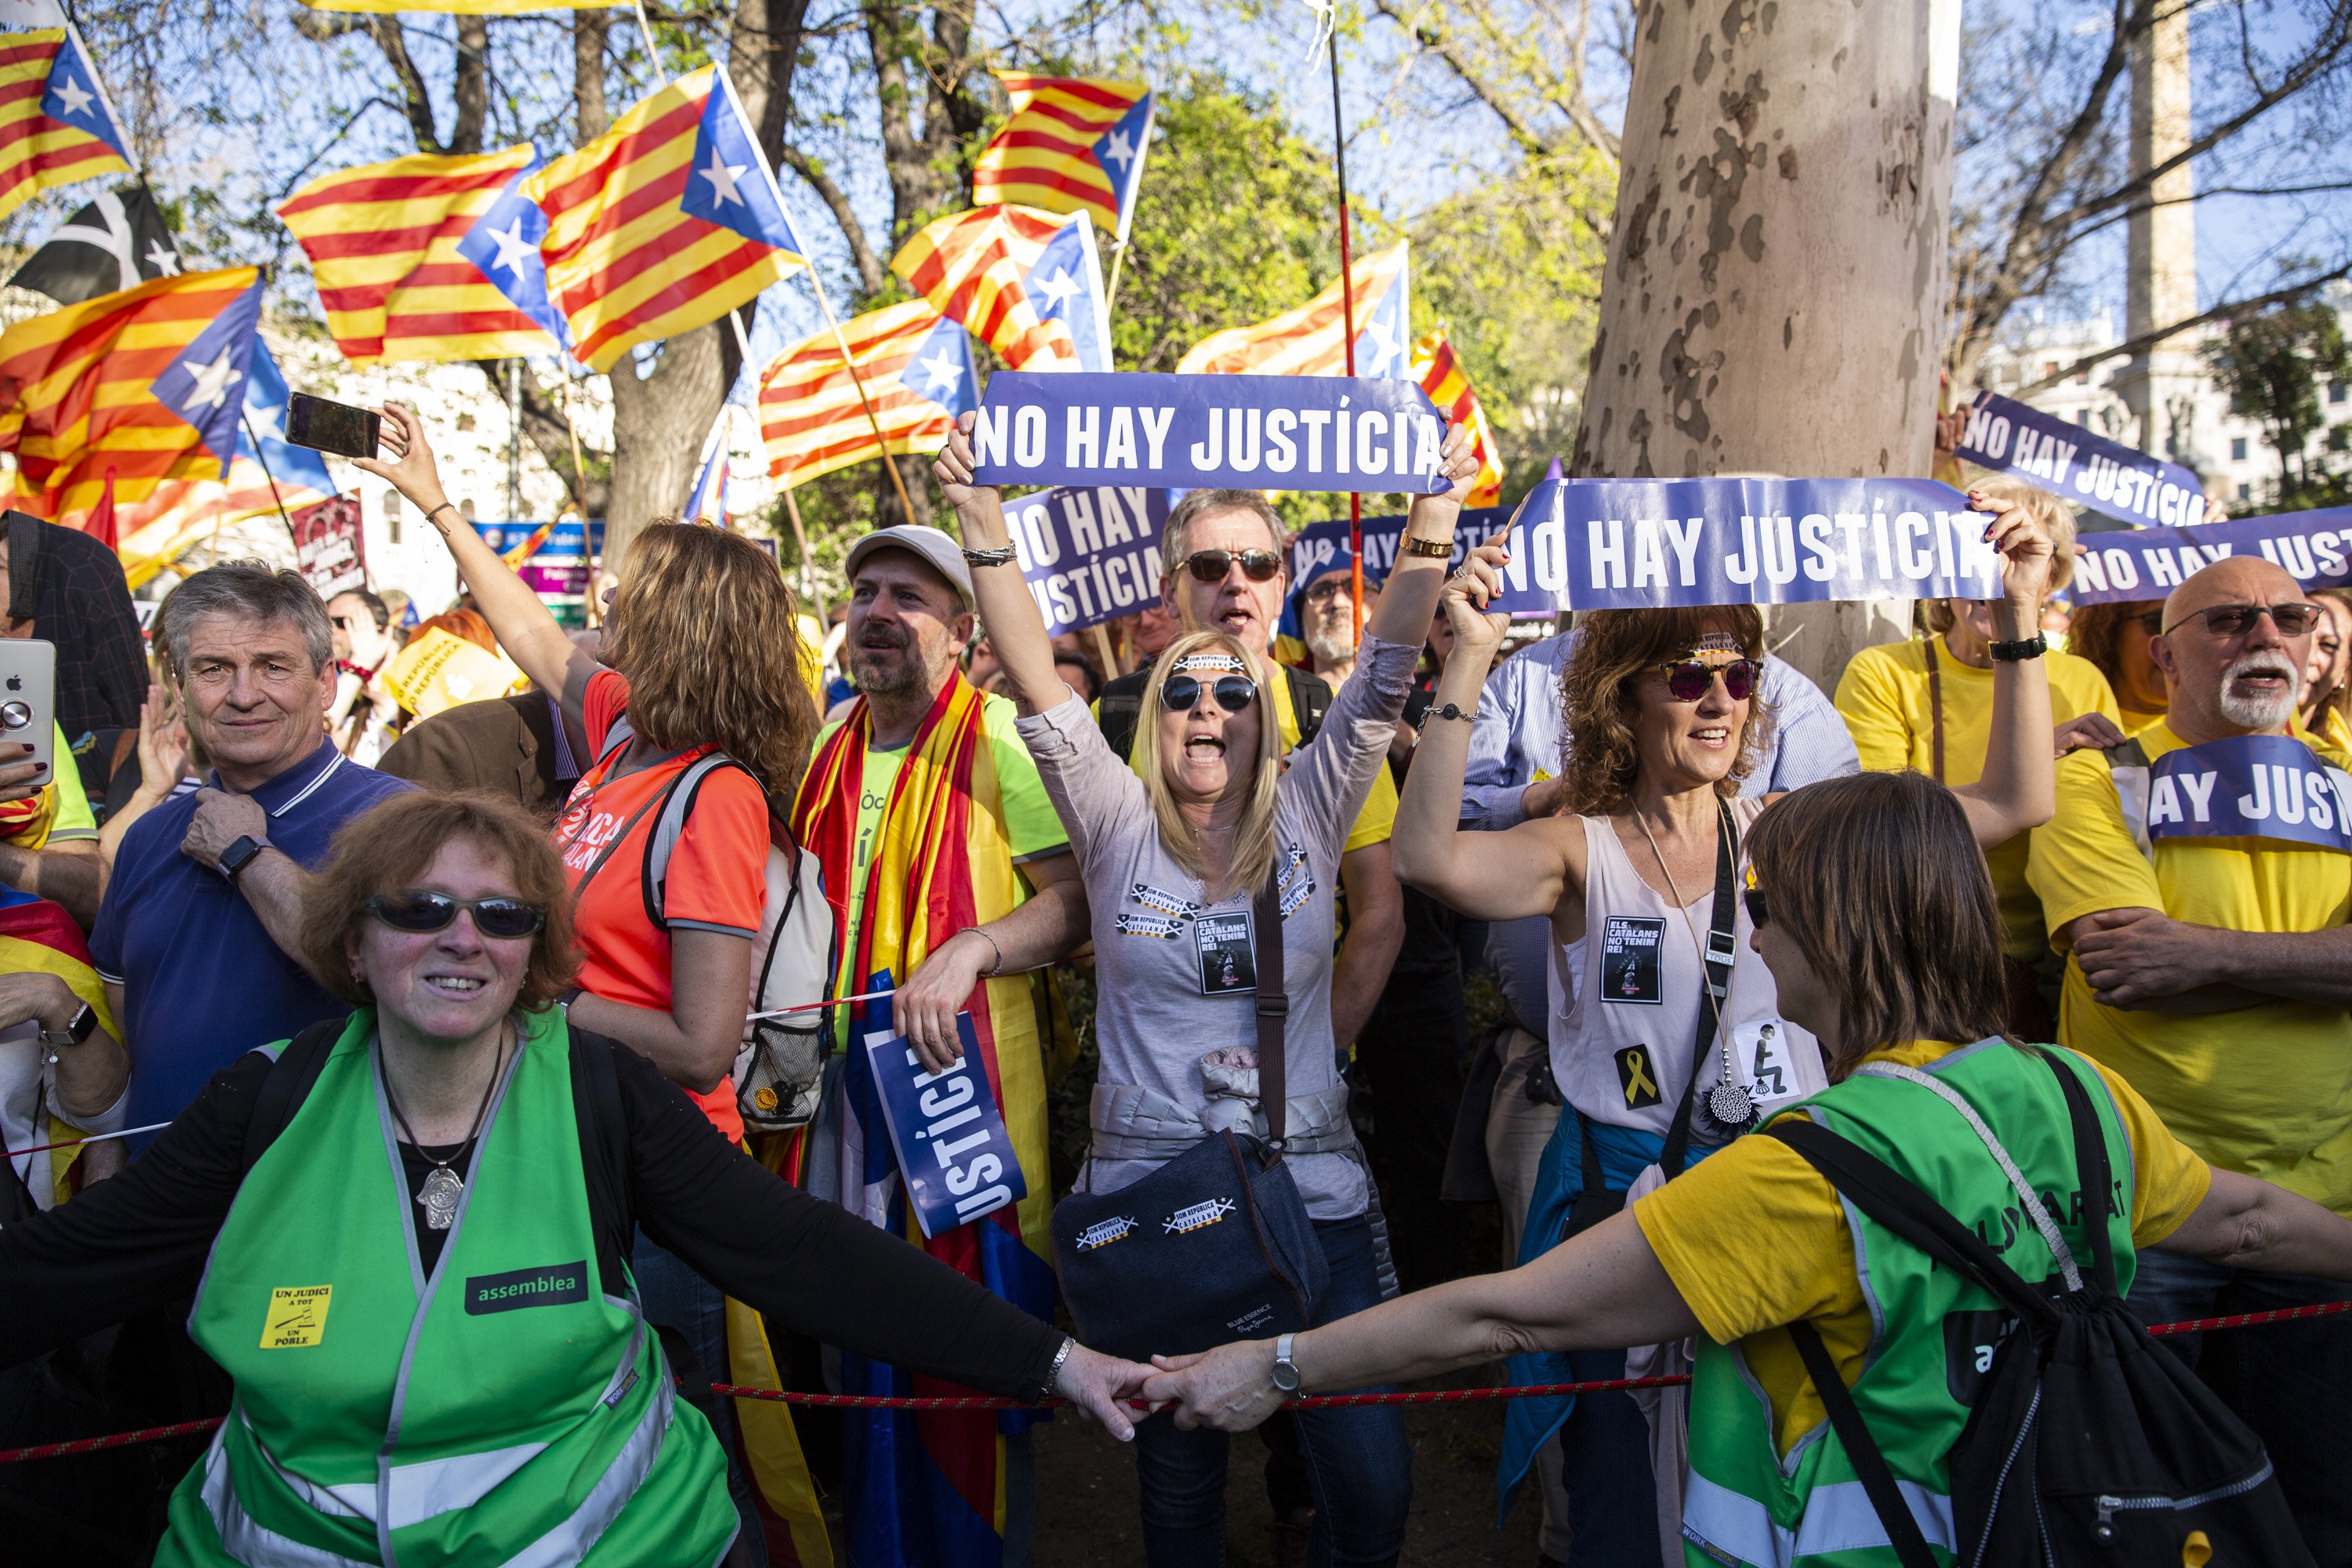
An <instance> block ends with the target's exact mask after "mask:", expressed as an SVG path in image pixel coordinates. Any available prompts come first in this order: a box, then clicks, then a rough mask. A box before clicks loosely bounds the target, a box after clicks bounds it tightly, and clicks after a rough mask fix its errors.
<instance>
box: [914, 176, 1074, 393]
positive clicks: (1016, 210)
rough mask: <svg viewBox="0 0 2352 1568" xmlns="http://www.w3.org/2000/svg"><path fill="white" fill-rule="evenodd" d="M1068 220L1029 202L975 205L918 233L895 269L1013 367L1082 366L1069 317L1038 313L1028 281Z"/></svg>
mask: <svg viewBox="0 0 2352 1568" xmlns="http://www.w3.org/2000/svg"><path fill="white" fill-rule="evenodd" d="M1063 222H1064V220H1063V219H1061V218H1059V217H1056V216H1054V215H1053V214H1051V213H1041V212H1033V211H1032V210H1030V209H1029V208H1027V207H1006V206H995V207H975V208H973V209H972V210H971V211H970V212H961V213H953V214H950V216H946V217H943V218H940V219H937V220H935V221H933V222H931V223H928V224H925V225H924V226H922V227H921V228H919V229H917V230H916V231H915V233H914V236H913V237H911V238H909V239H908V241H907V243H906V244H905V245H903V246H901V247H898V255H896V256H894V257H892V258H890V270H891V271H893V272H895V273H897V274H898V276H899V277H901V278H903V279H906V280H907V284H908V287H909V288H911V289H914V290H915V292H917V293H918V294H920V295H921V296H922V297H923V298H924V299H926V300H929V301H930V302H931V308H932V309H934V310H937V311H939V313H940V315H942V316H946V317H948V318H950V320H953V321H961V322H962V323H963V324H964V325H965V326H967V327H969V328H970V329H971V333H972V336H974V337H976V338H978V339H979V340H980V341H981V342H984V343H986V344H987V345H988V346H989V347H990V348H992V349H994V350H995V351H996V353H997V355H998V357H1000V358H1002V359H1003V361H1004V363H1005V365H1006V367H1007V368H1008V369H1012V370H1077V369H1079V368H1081V367H1080V364H1079V357H1078V345H1077V342H1076V340H1075V339H1074V338H1072V337H1071V335H1070V329H1069V325H1068V323H1067V322H1066V321H1061V320H1059V319H1058V318H1048V317H1045V316H1041V315H1039V314H1038V311H1037V306H1036V304H1035V302H1034V301H1033V300H1031V299H1030V298H1029V292H1028V290H1027V289H1025V288H1024V287H1023V285H1022V279H1024V278H1026V277H1027V276H1028V275H1029V269H1030V268H1032V267H1034V266H1035V265H1036V264H1037V258H1038V257H1039V256H1040V255H1042V254H1043V253H1044V251H1045V247H1046V245H1047V244H1048V243H1050V242H1051V241H1052V240H1053V238H1054V237H1055V236H1056V235H1058V234H1060V233H1061V232H1062V225H1063Z"/></svg>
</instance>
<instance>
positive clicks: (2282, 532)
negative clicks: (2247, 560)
mask: <svg viewBox="0 0 2352 1568" xmlns="http://www.w3.org/2000/svg"><path fill="white" fill-rule="evenodd" d="M2231 555H2260V556H2261V557H2262V558H2263V560H2265V561H2270V562H2274V563H2277V564H2278V565H2281V566H2284V567H2285V568H2286V569H2287V571H2288V572H2289V573H2290V574H2293V576H2294V579H2295V581H2297V582H2298V583H2301V584H2303V585H2304V586H2305V587H2306V588H2341V587H2344V586H2346V585H2347V584H2352V507H2347V506H2338V507H2329V508H2327V509H2326V510H2323V511H2289V512H2281V513H2279V514H2278V515H2277V516H2274V517H2239V518H2232V519H2231V520H2230V521H2227V522H2205V523H2200V524H2198V525H2197V526H2196V527H2194V528H2140V529H2129V530H2123V531H2116V532H2112V533H2087V534H2084V536H2083V538H2082V541H2081V548H2080V549H2079V550H2077V551H2076V552H2075V555H2074V585H2073V586H2072V587H2071V588H2070V589H2068V591H2067V592H2068V595H2069V596H2070V597H2072V598H2073V599H2074V603H2076V604H2078V605H2105V604H2112V603H2115V602H2116V601H2118V600H2141V599H2161V598H2163V597H2164V596H2165V595H2168V594H2169V593H2171V592H2172V591H2173V590H2174V589H2175V588H2178V587H2179V586H2180V584H2182V583H2183V582H2185V581H2187V580H2188V579H2189V578H2190V577H2192V576H2195V575H2196V574H2198V573H2199V572H2201V571H2203V570H2204V569H2205V568H2206V567H2208V566H2210V565H2211V564H2212V563H2214V562H2216V561H2220V560H2222V559H2224V558H2225V557H2227V556H2231Z"/></svg>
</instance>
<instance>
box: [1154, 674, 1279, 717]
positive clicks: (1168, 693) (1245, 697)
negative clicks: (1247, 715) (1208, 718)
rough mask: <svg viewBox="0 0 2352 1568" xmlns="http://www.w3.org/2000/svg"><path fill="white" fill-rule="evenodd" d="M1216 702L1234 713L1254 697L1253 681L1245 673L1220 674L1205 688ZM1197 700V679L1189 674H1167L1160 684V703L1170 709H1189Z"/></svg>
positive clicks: (1255, 684) (1198, 695) (1174, 710)
mask: <svg viewBox="0 0 2352 1568" xmlns="http://www.w3.org/2000/svg"><path fill="white" fill-rule="evenodd" d="M1209 693H1210V695H1211V696H1213V697H1214V698H1215V699H1216V700H1217V706H1218V707H1220V708H1222V709H1223V710H1225V711H1226V712H1228V713H1238V712H1240V711H1241V710H1243V709H1244V708H1246V707H1248V706H1249V705H1250V704H1251V703H1253V702H1255V701H1256V700H1257V682H1256V681H1255V680H1252V679H1250V678H1249V677H1248V676H1246V675H1221V676H1219V677H1217V679H1216V682H1215V684H1213V685H1212V686H1211V687H1210V688H1209ZM1200 700H1201V682H1200V680H1199V679H1197V678H1195V677H1193V676H1190V675H1171V676H1170V677H1169V678H1168V679H1166V680H1164V681H1162V682H1160V706H1161V707H1162V708H1166V709H1168V710H1171V711H1172V712H1177V713H1190V712H1191V711H1192V709H1193V707H1194V705H1195V704H1197V703H1198V702H1199V701H1200Z"/></svg>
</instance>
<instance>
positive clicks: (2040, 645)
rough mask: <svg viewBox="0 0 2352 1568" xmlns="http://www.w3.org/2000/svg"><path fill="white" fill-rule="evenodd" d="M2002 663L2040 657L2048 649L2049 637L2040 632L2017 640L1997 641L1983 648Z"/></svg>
mask: <svg viewBox="0 0 2352 1568" xmlns="http://www.w3.org/2000/svg"><path fill="white" fill-rule="evenodd" d="M1985 651H1986V652H1988V653H1990V654H1991V655H1992V657H1993V658H1997V659H2000V660H2001V661H2002V662H2004V663H2010V664H2013V663H2015V662H2016V661H2017V660H2019V659H2021V658H2041V657H2042V655H2043V654H2045V653H2048V652H2049V651H2050V639H2049V638H2048V637H2043V636H2042V634H2041V633H2040V632H2036V633H2034V634H2033V635H2032V637H2024V638H2021V640H2019V641H2017V642H1997V643H1995V644H1993V645H1992V646H1991V647H1990V648H1987V649H1986V650H1985Z"/></svg>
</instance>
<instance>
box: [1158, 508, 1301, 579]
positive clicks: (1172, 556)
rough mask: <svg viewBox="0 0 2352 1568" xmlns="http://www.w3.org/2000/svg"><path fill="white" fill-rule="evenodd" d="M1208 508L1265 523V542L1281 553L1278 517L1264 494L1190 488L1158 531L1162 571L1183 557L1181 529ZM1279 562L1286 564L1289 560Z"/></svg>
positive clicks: (1189, 525)
mask: <svg viewBox="0 0 2352 1568" xmlns="http://www.w3.org/2000/svg"><path fill="white" fill-rule="evenodd" d="M1208 511H1245V512H1248V513H1250V514H1251V515H1252V516H1254V517H1255V518H1257V519H1258V520H1259V521H1262V522H1264V523H1265V531H1266V535H1267V541H1268V542H1269V543H1271V544H1272V545H1273V546H1274V552H1275V553H1276V555H1280V554H1282V553H1283V548H1282V519H1280V518H1279V517H1276V515H1275V513H1274V508H1273V506H1272V505H1270V504H1269V503H1268V502H1267V500H1266V499H1265V495H1264V494H1262V493H1261V492H1259V491H1257V490H1194V491H1193V492H1192V494H1190V495H1188V496H1186V497H1185V498H1184V499H1183V500H1180V501H1178V502H1177V503H1176V509H1175V510H1173V511H1171V512H1170V513H1169V514H1168V522H1167V526H1166V527H1164V528H1162V529H1161V530H1160V570H1161V571H1162V572H1173V571H1175V570H1176V563H1178V562H1179V561H1181V560H1183V559H1184V531H1185V530H1186V529H1187V528H1190V527H1191V526H1192V522H1193V520H1194V519H1196V518H1198V517H1199V516H1200V515H1201V514H1202V512H1208ZM1283 564H1284V565H1285V566H1286V567H1287V566H1288V565H1289V563H1288V562H1287V561H1285V562H1284V563H1283Z"/></svg>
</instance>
